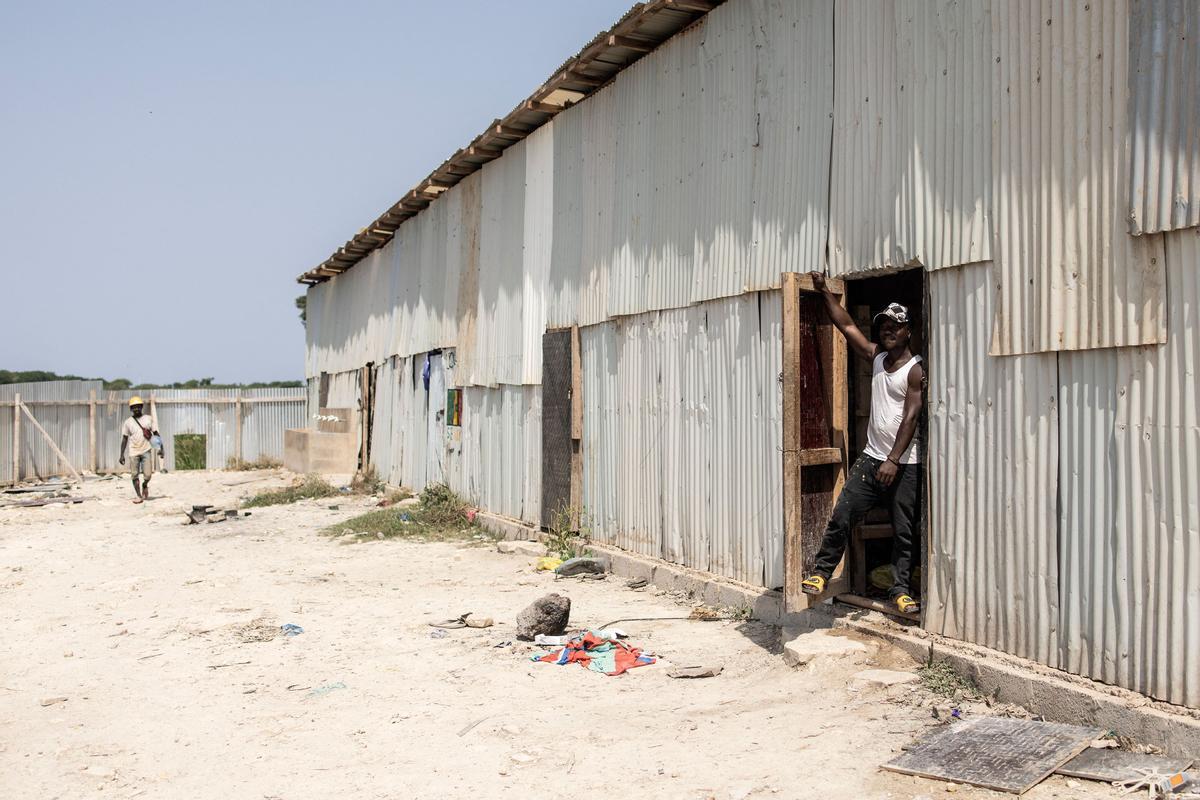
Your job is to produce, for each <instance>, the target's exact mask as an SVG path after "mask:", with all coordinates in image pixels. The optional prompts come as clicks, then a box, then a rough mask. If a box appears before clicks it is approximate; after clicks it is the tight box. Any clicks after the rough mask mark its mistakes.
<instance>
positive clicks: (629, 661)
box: [532, 631, 657, 675]
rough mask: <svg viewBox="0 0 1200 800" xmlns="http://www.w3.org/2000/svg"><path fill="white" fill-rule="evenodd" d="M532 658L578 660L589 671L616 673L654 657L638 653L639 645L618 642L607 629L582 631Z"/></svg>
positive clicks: (554, 661)
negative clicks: (549, 650)
mask: <svg viewBox="0 0 1200 800" xmlns="http://www.w3.org/2000/svg"><path fill="white" fill-rule="evenodd" d="M532 660H533V661H542V662H545V663H547V664H579V665H580V666H581V667H586V668H587V669H590V670H592V671H593V672H602V673H604V674H605V675H620V674H621V673H623V672H626V671H628V670H631V669H633V668H634V667H645V666H648V665H650V664H653V663H654V662H655V661H656V660H657V659H655V658H654V657H653V656H647V655H642V651H641V649H640V648H637V647H632V646H630V645H628V644H626V643H625V642H622V641H621V640H620V639H618V638H616V636H615V635H614V634H610V633H609V632H608V631H584V632H582V633H578V634H575V635H574V636H572V637H570V638H569V639H568V640H567V642H566V644H565V645H564V646H563V647H562V649H560V650H557V651H555V652H551V653H547V654H545V655H540V656H533V659H532Z"/></svg>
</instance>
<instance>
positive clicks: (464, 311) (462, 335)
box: [455, 171, 483, 386]
mask: <svg viewBox="0 0 1200 800" xmlns="http://www.w3.org/2000/svg"><path fill="white" fill-rule="evenodd" d="M455 188H461V191H460V192H459V193H458V196H457V198H456V199H457V201H458V216H459V227H458V229H457V230H458V253H459V279H458V314H457V318H458V325H457V326H456V329H457V334H458V336H457V341H456V342H455V349H456V350H457V353H458V371H457V373H456V377H455V381H456V382H457V385H458V386H468V385H470V384H472V383H477V381H476V379H475V374H476V370H477V358H476V350H477V347H476V340H477V336H478V329H479V325H478V322H479V319H478V317H479V228H480V216H481V213H482V209H483V206H482V201H483V191H482V189H483V172H482V171H480V172H475V173H473V174H471V175H468V176H467V177H465V178H463V179H462V181H460V182H459V183H458V185H457V187H455Z"/></svg>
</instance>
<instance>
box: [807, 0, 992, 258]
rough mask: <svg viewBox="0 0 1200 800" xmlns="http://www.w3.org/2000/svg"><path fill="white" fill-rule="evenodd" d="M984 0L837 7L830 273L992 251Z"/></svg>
mask: <svg viewBox="0 0 1200 800" xmlns="http://www.w3.org/2000/svg"><path fill="white" fill-rule="evenodd" d="M990 25H991V11H990V4H989V3H988V2H986V0H963V1H962V2H953V0H938V1H937V2H929V1H928V0H885V1H884V2H877V3H876V2H871V3H867V2H849V3H839V4H838V5H837V6H836V11H835V20H834V31H835V36H836V40H837V41H836V44H835V47H834V51H835V52H836V54H837V61H836V64H835V66H834V69H835V70H836V73H837V80H836V81H835V82H834V85H835V87H836V97H835V99H834V125H835V129H834V136H833V170H832V179H831V181H830V217H831V218H830V250H829V268H830V273H831V274H833V275H845V274H847V273H851V272H858V271H867V270H872V269H881V268H888V267H894V268H898V267H904V266H912V265H915V264H921V265H923V266H925V267H926V268H927V269H931V270H933V269H941V268H943V267H949V266H955V265H960V264H968V263H973V262H978V261H987V260H989V259H990V258H991V230H990V224H991V211H990V207H991V191H992V185H991V171H990V167H991V144H992V138H991V135H992V130H991V108H990V97H991V63H990V61H989V59H988V54H989V50H990V46H989V39H990V33H991V27H990Z"/></svg>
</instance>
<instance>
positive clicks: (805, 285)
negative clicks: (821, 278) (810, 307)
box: [784, 272, 846, 297]
mask: <svg viewBox="0 0 1200 800" xmlns="http://www.w3.org/2000/svg"><path fill="white" fill-rule="evenodd" d="M784 274H786V275H796V276H797V278H798V279H799V286H800V291H802V292H815V291H816V290H817V287H815V286H813V281H812V278H811V277H809V274H808V273H807V272H794V273H793V272H788V273H784ZM825 285H826V286H827V287H829V291H831V292H833V293H834V294H839V295H842V296H843V297H844V296H845V294H846V282H845V281H843V280H842V279H841V278H831V277H826V278H825Z"/></svg>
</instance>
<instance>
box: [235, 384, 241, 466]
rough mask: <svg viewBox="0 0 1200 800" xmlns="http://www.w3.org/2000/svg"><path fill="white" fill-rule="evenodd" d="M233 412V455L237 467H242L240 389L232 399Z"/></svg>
mask: <svg viewBox="0 0 1200 800" xmlns="http://www.w3.org/2000/svg"><path fill="white" fill-rule="evenodd" d="M233 413H234V414H236V415H237V442H236V443H235V444H234V449H233V453H234V455H233V457H234V460H235V461H237V468H238V469H242V390H241V389H238V393H237V397H236V398H234V401H233Z"/></svg>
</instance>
